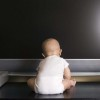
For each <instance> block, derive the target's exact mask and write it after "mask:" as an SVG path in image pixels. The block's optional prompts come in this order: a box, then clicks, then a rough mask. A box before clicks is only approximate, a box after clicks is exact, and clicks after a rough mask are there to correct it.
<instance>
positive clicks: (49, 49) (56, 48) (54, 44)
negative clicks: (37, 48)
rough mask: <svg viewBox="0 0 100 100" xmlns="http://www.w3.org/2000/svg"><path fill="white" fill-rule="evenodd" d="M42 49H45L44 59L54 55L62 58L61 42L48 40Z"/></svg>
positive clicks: (52, 39)
mask: <svg viewBox="0 0 100 100" xmlns="http://www.w3.org/2000/svg"><path fill="white" fill-rule="evenodd" d="M42 49H43V54H42V55H43V56H44V57H47V56H52V55H57V56H60V55H61V52H62V49H60V45H59V42H58V41H57V40H56V39H54V38H49V39H46V40H45V41H44V42H43V43H42Z"/></svg>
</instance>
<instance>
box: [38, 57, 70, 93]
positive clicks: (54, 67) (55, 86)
mask: <svg viewBox="0 0 100 100" xmlns="http://www.w3.org/2000/svg"><path fill="white" fill-rule="evenodd" d="M68 65H69V64H68V63H67V61H66V60H64V59H63V58H61V57H59V56H56V55H53V56H48V57H46V58H45V59H43V60H42V61H41V62H40V64H39V66H38V75H37V78H36V87H37V91H38V92H37V93H40V94H56V93H63V91H64V86H63V84H62V80H63V74H64V68H66V67H68Z"/></svg>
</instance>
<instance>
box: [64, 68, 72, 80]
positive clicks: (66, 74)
mask: <svg viewBox="0 0 100 100" xmlns="http://www.w3.org/2000/svg"><path fill="white" fill-rule="evenodd" d="M64 79H68V80H70V79H71V72H70V69H69V67H66V68H64Z"/></svg>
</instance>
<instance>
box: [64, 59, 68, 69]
mask: <svg viewBox="0 0 100 100" xmlns="http://www.w3.org/2000/svg"><path fill="white" fill-rule="evenodd" d="M63 64H64V68H67V67H68V66H69V63H68V62H67V61H66V60H65V59H63Z"/></svg>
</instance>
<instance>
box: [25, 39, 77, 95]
mask: <svg viewBox="0 0 100 100" xmlns="http://www.w3.org/2000/svg"><path fill="white" fill-rule="evenodd" d="M42 49H43V53H42V55H43V56H44V59H43V60H42V61H41V62H40V64H39V66H38V69H37V70H38V74H37V76H36V78H30V79H29V80H28V81H27V84H28V86H29V87H30V88H31V89H32V90H33V91H35V92H36V93H39V94H59V93H63V92H64V91H65V90H66V89H70V87H72V86H75V84H76V81H75V80H72V79H71V73H70V69H69V67H68V66H69V64H68V62H67V61H66V60H65V59H63V58H61V57H60V56H61V53H62V49H60V45H59V42H58V41H57V40H56V39H54V38H49V39H46V40H45V41H44V42H43V44H42Z"/></svg>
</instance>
